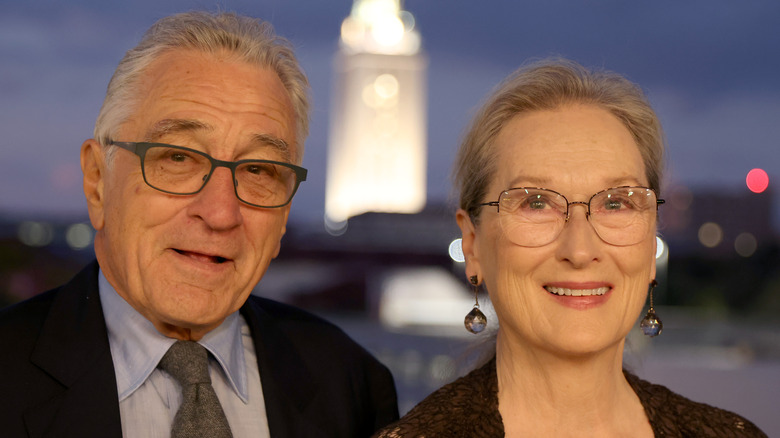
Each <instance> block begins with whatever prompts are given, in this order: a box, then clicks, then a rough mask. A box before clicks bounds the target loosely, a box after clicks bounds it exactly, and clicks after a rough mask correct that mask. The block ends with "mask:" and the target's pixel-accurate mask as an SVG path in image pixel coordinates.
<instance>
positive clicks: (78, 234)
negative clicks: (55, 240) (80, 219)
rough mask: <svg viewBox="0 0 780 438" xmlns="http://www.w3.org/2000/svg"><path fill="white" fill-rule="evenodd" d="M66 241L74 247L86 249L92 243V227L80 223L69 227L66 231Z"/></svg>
mask: <svg viewBox="0 0 780 438" xmlns="http://www.w3.org/2000/svg"><path fill="white" fill-rule="evenodd" d="M65 241H66V242H67V243H68V246H70V247H71V248H73V249H76V250H79V249H84V248H86V247H88V246H89V245H91V244H92V227H90V226H89V225H87V224H83V223H78V224H73V225H71V226H69V227H68V230H67V231H65Z"/></svg>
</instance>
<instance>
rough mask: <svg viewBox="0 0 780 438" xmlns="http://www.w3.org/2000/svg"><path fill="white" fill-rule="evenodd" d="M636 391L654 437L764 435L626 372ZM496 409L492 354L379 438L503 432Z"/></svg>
mask: <svg viewBox="0 0 780 438" xmlns="http://www.w3.org/2000/svg"><path fill="white" fill-rule="evenodd" d="M625 376H626V379H627V380H628V383H629V384H630V385H631V387H632V388H633V389H634V391H635V392H636V394H637V396H639V400H640V401H641V403H642V406H644V408H645V413H646V414H647V418H648V419H649V420H650V425H651V426H652V428H653V433H654V434H655V436H656V437H714V438H720V437H766V434H765V433H763V432H762V431H761V430H759V429H758V428H757V427H756V426H755V425H754V424H753V423H751V422H750V421H748V420H746V419H744V418H742V417H740V416H739V415H737V414H734V413H732V412H728V411H724V410H722V409H718V408H715V407H712V406H709V405H705V404H702V403H696V402H694V401H691V400H688V399H687V398H685V397H682V396H680V395H677V394H675V393H673V392H672V391H670V390H668V389H667V388H666V387H664V386H661V385H654V384H652V383H649V382H646V381H644V380H641V379H640V378H638V377H636V376H634V375H633V374H630V373H628V372H625ZM503 436H504V424H503V423H502V421H501V414H500V413H499V412H498V378H497V377H496V359H495V358H493V359H492V360H491V361H490V362H488V363H486V364H485V365H483V366H482V367H481V368H478V369H476V370H474V371H472V372H471V373H469V374H468V375H466V376H464V377H461V378H460V379H458V380H456V381H454V382H452V383H450V384H448V385H445V386H443V387H441V388H440V389H439V390H437V391H436V392H434V393H433V394H431V395H429V396H428V397H426V398H425V400H423V401H422V402H420V404H418V405H417V406H415V407H414V409H412V410H411V411H409V413H408V414H406V415H405V416H404V417H403V418H401V419H400V420H399V421H398V422H396V423H393V424H391V425H390V426H387V427H385V428H384V429H382V430H380V431H379V432H377V433H376V434H375V435H374V437H378V438H398V437H403V438H409V437H414V438H418V437H425V438H436V437H446V438H456V437H469V438H471V437H503Z"/></svg>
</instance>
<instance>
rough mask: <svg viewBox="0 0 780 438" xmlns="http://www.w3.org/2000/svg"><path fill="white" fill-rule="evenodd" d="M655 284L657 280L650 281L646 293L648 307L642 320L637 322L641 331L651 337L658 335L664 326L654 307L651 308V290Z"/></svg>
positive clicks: (656, 284)
mask: <svg viewBox="0 0 780 438" xmlns="http://www.w3.org/2000/svg"><path fill="white" fill-rule="evenodd" d="M656 286H658V282H657V281H655V280H653V281H651V282H650V292H649V293H648V295H650V308H649V309H648V310H647V314H646V315H645V317H644V318H642V322H640V323H639V327H640V328H641V329H642V333H644V334H645V335H647V336H650V337H651V338H653V337H656V336H658V335H660V334H661V330H663V328H664V324H663V323H662V322H661V318H659V317H658V315H656V314H655V309H654V308H653V291H654V290H655V287H656Z"/></svg>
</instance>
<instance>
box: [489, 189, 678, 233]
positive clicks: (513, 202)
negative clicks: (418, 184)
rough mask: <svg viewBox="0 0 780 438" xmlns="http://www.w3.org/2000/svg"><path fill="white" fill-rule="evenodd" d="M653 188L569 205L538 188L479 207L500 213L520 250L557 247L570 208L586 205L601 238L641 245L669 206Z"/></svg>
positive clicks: (505, 194)
mask: <svg viewBox="0 0 780 438" xmlns="http://www.w3.org/2000/svg"><path fill="white" fill-rule="evenodd" d="M664 202H665V201H664V200H663V199H658V198H657V196H656V193H655V191H653V189H651V188H648V187H613V188H609V189H606V190H602V191H600V192H598V193H596V194H595V195H593V196H591V197H590V199H589V200H588V202H582V201H575V202H569V201H568V200H567V199H566V197H565V196H563V195H561V194H560V193H558V192H555V191H553V190H548V189H542V188H536V187H517V188H511V189H507V190H504V191H503V192H501V194H500V195H499V197H498V201H493V202H486V203H483V204H479V206H480V207H483V206H492V207H496V208H497V210H498V217H499V223H500V224H501V228H502V229H503V231H504V235H505V236H506V237H507V239H508V240H509V241H510V242H512V243H514V244H516V245H520V246H525V247H532V248H533V247H539V246H544V245H547V244H548V243H551V242H553V241H554V240H555V239H557V238H558V236H559V235H560V234H561V232H562V231H563V227H564V226H565V225H566V222H568V221H569V208H570V207H571V206H572V205H577V204H579V205H582V206H584V207H585V208H586V209H587V211H586V217H587V218H588V221H589V222H590V224H591V226H592V227H593V229H594V230H595V231H596V234H598V236H599V237H600V238H601V240H603V241H604V242H606V243H609V244H611V245H616V246H629V245H635V244H637V243H639V242H641V241H642V240H644V239H645V238H646V237H647V236H648V234H649V233H651V232H652V231H653V230H654V226H655V220H656V214H657V210H658V206H659V205H660V204H663V203H664Z"/></svg>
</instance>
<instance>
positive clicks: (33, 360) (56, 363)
mask: <svg viewBox="0 0 780 438" xmlns="http://www.w3.org/2000/svg"><path fill="white" fill-rule="evenodd" d="M97 275H98V265H97V263H96V262H95V263H92V264H91V265H89V266H88V267H87V268H86V269H84V270H83V271H81V272H80V273H79V274H78V275H76V277H74V278H73V280H71V281H70V282H69V283H67V284H66V285H64V286H62V287H60V288H57V289H54V290H52V291H49V292H46V293H44V294H41V295H39V296H37V297H34V298H32V299H30V300H27V301H25V302H23V303H20V304H17V305H15V306H12V307H9V308H6V309H3V310H2V311H0V352H2V353H0V354H2V356H0V436H2V437H6V438H15V437H28V436H29V437H59V436H67V437H101V438H102V437H121V436H122V430H121V424H120V419H119V403H118V396H117V389H116V378H115V376H114V364H113V362H112V359H111V351H110V347H109V343H108V334H107V332H106V324H105V322H104V319H103V310H102V308H101V305H100V298H99V295H98V282H97ZM241 314H242V315H243V316H244V318H245V319H246V321H247V324H248V325H249V327H250V330H251V332H252V338H253V339H254V344H255V349H256V351H257V358H258V366H259V369H260V378H261V381H262V385H263V396H264V397H265V407H266V414H267V417H268V426H269V428H270V431H271V436H273V437H367V436H369V435H371V433H372V432H373V431H375V430H376V429H378V428H379V427H381V426H384V425H386V424H388V423H390V422H392V421H394V420H395V419H397V418H398V408H397V401H396V393H395V386H394V384H393V379H392V376H391V375H390V373H389V371H388V370H387V368H385V367H384V366H383V365H381V364H380V363H379V362H377V361H376V360H375V359H374V358H373V357H372V356H371V355H370V354H368V353H367V352H366V351H365V350H363V348H361V347H360V346H358V345H357V344H356V343H355V342H354V341H352V340H351V339H349V337H347V336H346V335H345V334H344V333H343V332H342V331H341V330H340V329H338V328H337V327H335V326H333V325H332V324H330V323H328V322H325V321H324V320H322V319H320V318H318V317H315V316H313V315H311V314H308V313H306V312H304V311H302V310H299V309H296V308H293V307H290V306H287V305H284V304H281V303H277V302H274V301H271V300H267V299H263V298H259V297H250V299H249V300H248V301H247V302H246V304H244V306H243V307H242V308H241Z"/></svg>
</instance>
